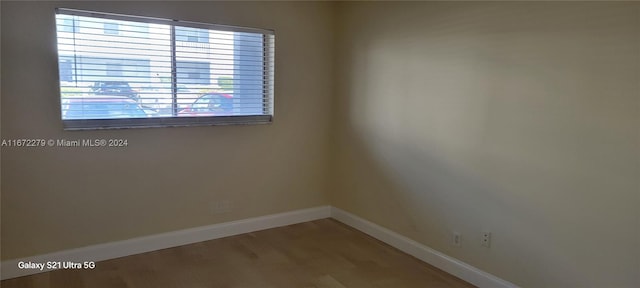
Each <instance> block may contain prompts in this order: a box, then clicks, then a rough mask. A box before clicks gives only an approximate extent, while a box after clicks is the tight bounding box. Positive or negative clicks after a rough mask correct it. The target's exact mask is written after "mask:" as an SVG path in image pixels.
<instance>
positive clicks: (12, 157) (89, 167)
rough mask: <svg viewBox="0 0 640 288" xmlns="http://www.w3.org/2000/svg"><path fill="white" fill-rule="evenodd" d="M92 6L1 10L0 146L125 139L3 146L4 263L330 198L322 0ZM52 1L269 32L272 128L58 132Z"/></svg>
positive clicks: (326, 9) (326, 30)
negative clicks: (223, 206)
mask: <svg viewBox="0 0 640 288" xmlns="http://www.w3.org/2000/svg"><path fill="white" fill-rule="evenodd" d="M91 2H92V3H88V2H85V3H80V2H72V3H54V2H50V1H44V2H22V3H17V2H6V1H3V3H2V84H4V85H2V139H15V138H32V137H36V138H46V139H49V138H51V139H57V138H66V139H78V138H123V139H128V142H129V147H127V148H122V149H89V148H67V149H64V148H46V149H35V148H34V149H23V148H20V149H18V148H15V149H14V148H2V163H1V164H2V259H12V258H16V257H23V256H30V255H36V254H42V253H46V252H52V251H58V250H62V249H68V248H75V247H80V246H85V245H91V244H96V243H103V242H109V241H115V240H121V239H126V238H131V237H137V236H143V235H149V234H155V233H160V232H167V231H173V230H178V229H183V228H189V227H195V226H201V225H208V224H213V223H218V222H226V221H231V220H237V219H244V218H249V217H254V216H260V215H266V214H272V213H278V212H284V211H290V210H295V209H302V208H307V207H315V206H318V205H326V204H328V202H327V199H326V197H325V194H324V193H325V191H326V190H327V188H326V187H327V184H326V183H327V182H328V181H327V172H328V166H327V165H328V160H327V159H328V158H329V157H328V154H327V153H328V152H329V146H328V145H329V141H328V140H329V138H328V133H329V130H328V128H329V123H330V120H329V116H328V114H327V113H326V111H328V110H329V106H330V104H331V93H332V90H331V89H332V88H331V85H330V84H331V81H332V79H331V77H332V76H331V70H332V69H333V68H332V61H331V59H332V55H331V53H332V50H331V49H330V48H331V46H330V45H331V43H332V41H331V40H332V26H331V25H332V24H331V23H332V21H331V20H332V19H331V17H332V14H331V13H332V7H331V5H330V4H326V3H288V2H278V3H251V2H242V3H210V2H188V3H184V2H183V3H171V2H163V1H157V2H153V3H149V2H143V3H135V2H133V3H131V2H124V1H123V2H120V1H113V2H110V3H100V2H93V1H91ZM55 7H71V8H78V9H87V10H98V11H106V12H116V13H118V12H119V13H125V14H133V15H148V16H155V17H166V18H177V19H183V20H192V21H200V22H212V23H220V24H230V25H239V26H249V27H258V28H267V29H274V30H275V31H276V38H277V45H276V54H277V56H276V88H275V95H276V96H275V97H276V98H275V101H276V112H275V113H276V116H275V117H276V118H275V121H274V123H273V124H271V125H251V126H217V127H194V128H166V129H165V128H162V129H160V128H158V129H129V130H108V131H86V132H77V131H76V132H65V131H63V130H62V127H61V123H60V120H59V104H58V101H59V100H58V95H57V89H58V88H57V83H56V79H57V71H56V61H57V60H56V52H55V51H56V50H55V48H56V47H55V33H54V31H55V27H54V10H53V9H54V8H55ZM221 200H230V201H232V202H233V211H232V212H230V213H225V214H216V213H213V212H212V210H213V206H214V203H215V202H216V201H221Z"/></svg>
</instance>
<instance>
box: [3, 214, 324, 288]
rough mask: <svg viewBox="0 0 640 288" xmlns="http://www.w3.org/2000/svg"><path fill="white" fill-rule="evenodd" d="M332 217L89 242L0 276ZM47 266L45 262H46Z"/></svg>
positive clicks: (264, 219)
mask: <svg viewBox="0 0 640 288" xmlns="http://www.w3.org/2000/svg"><path fill="white" fill-rule="evenodd" d="M330 216H331V207H330V206H321V207H314V208H308V209H302V210H296V211H291V212H285V213H279V214H272V215H266V216H261V217H255V218H249V219H244V220H238V221H232V222H226V223H220V224H214V225H208V226H202V227H196V228H191V229H185V230H179V231H174V232H168V233H162V234H156V235H151V236H145V237H139V238H133V239H128V240H123V241H117V242H111V243H105V244H98V245H92V246H87V247H82V248H77V249H70V250H64V251H60V252H55V253H49V254H44V255H37V256H33V257H25V258H20V259H12V260H7V261H2V264H1V266H0V267H1V268H0V273H1V274H0V279H2V280H4V279H10V278H16V277H20V276H27V275H32V274H37V273H42V272H47V271H51V270H52V269H46V268H45V269H43V270H38V269H20V268H18V262H33V263H46V262H48V261H61V262H66V261H74V262H84V261H94V262H97V261H102V260H108V259H114V258H119V257H124V256H130V255H134V254H140V253H145V252H150V251H155V250H160V249H166V248H171V247H176V246H182V245H187V244H192V243H197V242H202V241H207V240H213V239H218V238H223V237H228V236H233V235H238V234H243V233H249V232H254V231H259V230H265V229H270V228H275V227H280V226H286V225H292V224H297V223H303V222H309V221H313V220H318V219H324V218H329V217H330ZM45 266H46V265H45Z"/></svg>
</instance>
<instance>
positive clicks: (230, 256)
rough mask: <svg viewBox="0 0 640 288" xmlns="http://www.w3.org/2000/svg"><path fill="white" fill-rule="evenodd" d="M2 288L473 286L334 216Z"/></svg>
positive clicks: (6, 284) (59, 272)
mask: <svg viewBox="0 0 640 288" xmlns="http://www.w3.org/2000/svg"><path fill="white" fill-rule="evenodd" d="M2 287H3V288H33V287H37V288H77V287H87V288H101V287H109V288H113V287H139V288H165V287H167V288H172V287H175V288H203V287H211V288H218V287H220V288H224V287H261V288H262V287H264V288H271V287H273V288H288V287H316V288H338V287H339V288H343V287H347V288H355V287H363V288H372V287H392V288H402V287H420V288H428V287H434V288H435V287H455V288H458V287H474V286H472V285H470V284H468V283H466V282H464V281H462V280H460V279H458V278H455V277H453V276H451V275H449V274H447V273H445V272H443V271H441V270H439V269H437V268H435V267H433V266H431V265H428V264H425V263H423V262H421V261H419V260H417V259H416V258H413V257H412V256H409V255H407V254H404V253H403V252H401V251H399V250H397V249H395V248H393V247H390V246H388V245H386V244H384V243H382V242H380V241H378V240H376V239H373V238H371V237H369V236H368V235H366V234H364V233H362V232H360V231H357V230H355V229H353V228H351V227H348V226H346V225H344V224H342V223H339V222H337V221H335V220H331V219H323V220H317V221H312V222H307V223H302V224H296V225H291V226H285V227H280V228H274V229H269V230H263V231H258V232H253V233H247V234H242V235H237V236H232V237H227V238H222V239H216V240H211V241H205V242H200V243H196V244H191V245H185V246H180V247H175V248H170V249H164V250H159V251H154V252H149V253H144V254H138V255H133V256H128V257H123V258H118V259H113V260H107V261H101V262H98V263H96V268H95V269H94V270H57V271H53V272H47V273H41V274H36V275H31V276H26V277H20V278H15V279H9V280H5V281H2Z"/></svg>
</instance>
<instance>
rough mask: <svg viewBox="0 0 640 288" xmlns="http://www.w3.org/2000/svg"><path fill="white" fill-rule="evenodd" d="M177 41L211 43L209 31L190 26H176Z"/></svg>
mask: <svg viewBox="0 0 640 288" xmlns="http://www.w3.org/2000/svg"><path fill="white" fill-rule="evenodd" d="M176 41H184V42H199V43H209V31H207V30H206V29H196V28H189V27H176Z"/></svg>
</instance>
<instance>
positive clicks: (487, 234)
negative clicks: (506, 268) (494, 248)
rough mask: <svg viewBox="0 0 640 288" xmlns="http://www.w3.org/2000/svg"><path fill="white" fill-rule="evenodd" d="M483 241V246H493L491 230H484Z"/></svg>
mask: <svg viewBox="0 0 640 288" xmlns="http://www.w3.org/2000/svg"><path fill="white" fill-rule="evenodd" d="M480 241H481V243H480V244H482V246H484V247H490V246H491V232H488V231H485V232H482V238H481V240H480Z"/></svg>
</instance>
